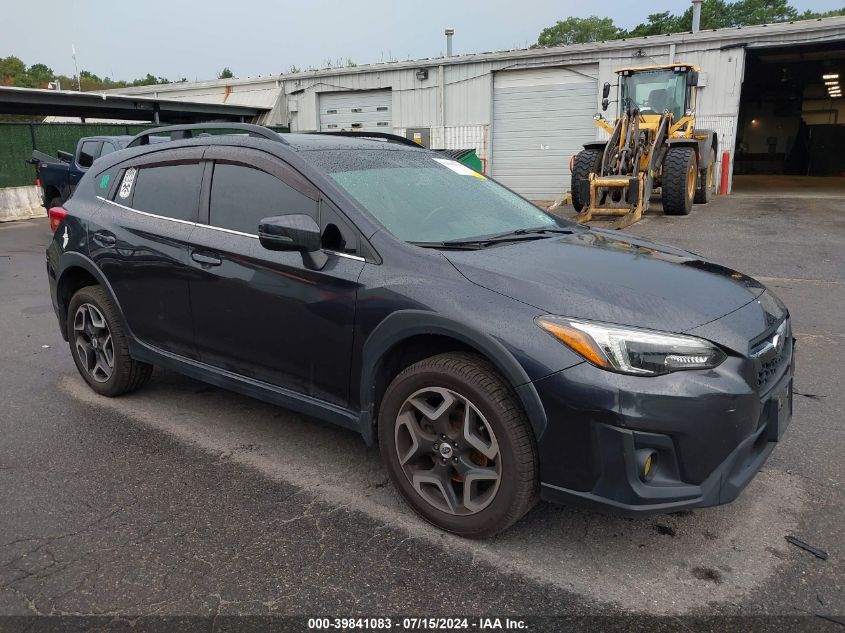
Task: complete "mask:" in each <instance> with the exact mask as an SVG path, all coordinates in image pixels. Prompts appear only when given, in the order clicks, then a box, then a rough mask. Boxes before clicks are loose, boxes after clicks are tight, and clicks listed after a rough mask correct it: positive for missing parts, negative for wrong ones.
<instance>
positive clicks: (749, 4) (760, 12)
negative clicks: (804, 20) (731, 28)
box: [730, 0, 798, 26]
mask: <svg viewBox="0 0 845 633" xmlns="http://www.w3.org/2000/svg"><path fill="white" fill-rule="evenodd" d="M730 12H731V19H732V21H733V23H734V25H736V26H751V25H754V24H769V23H771V22H789V21H790V20H797V19H798V11H796V9H795V7H793V6H791V5H790V4H789V2H788V1H787V0H738V1H737V2H734V3H733V4H731V5H730Z"/></svg>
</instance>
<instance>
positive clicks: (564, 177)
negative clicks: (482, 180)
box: [491, 65, 598, 200]
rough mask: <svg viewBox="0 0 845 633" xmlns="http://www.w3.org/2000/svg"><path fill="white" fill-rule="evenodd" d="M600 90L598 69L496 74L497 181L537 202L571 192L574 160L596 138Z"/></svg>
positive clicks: (494, 87) (547, 69) (495, 161)
mask: <svg viewBox="0 0 845 633" xmlns="http://www.w3.org/2000/svg"><path fill="white" fill-rule="evenodd" d="M597 86H598V66H597V65H590V66H576V67H571V68H545V69H532V70H514V71H508V72H500V73H496V75H495V78H494V83H493V161H492V165H491V167H492V175H493V177H494V178H496V179H497V180H499V181H501V182H502V183H504V184H505V185H507V186H508V187H510V188H511V189H513V190H514V191H516V192H517V193H520V194H522V195H523V196H525V197H526V198H529V199H531V200H552V199H554V198H556V197H557V196H559V195H561V194H563V193H564V192H565V191H567V190H568V189H569V184H570V183H569V179H570V173H569V158H570V157H571V156H572V155H573V154H575V153H577V152H578V151H580V149H581V146H582V145H583V144H584V143H585V142H587V141H592V140H594V139H595V138H596V127H595V123H594V121H593V115H594V114H595V113H596V107H597V101H596V99H597V90H598V88H597Z"/></svg>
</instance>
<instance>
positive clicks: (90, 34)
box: [0, 0, 842, 80]
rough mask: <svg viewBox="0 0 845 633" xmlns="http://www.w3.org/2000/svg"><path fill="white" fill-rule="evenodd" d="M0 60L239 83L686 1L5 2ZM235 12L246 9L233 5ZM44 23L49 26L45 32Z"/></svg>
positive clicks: (485, 41) (488, 41)
mask: <svg viewBox="0 0 845 633" xmlns="http://www.w3.org/2000/svg"><path fill="white" fill-rule="evenodd" d="M792 4H793V6H795V7H796V8H798V9H799V11H803V10H805V9H813V10H815V11H829V10H832V9H837V8H840V7H841V6H842V0H792ZM2 5H4V6H3V7H2V15H3V22H4V28H3V29H2V36H0V57H6V56H8V55H15V56H17V57H20V58H21V59H22V60H23V61H24V62H25V63H27V64H28V65H31V64H34V63H38V62H40V63H43V64H46V65H47V66H49V67H51V68H52V69H53V70H54V71H55V72H56V73H59V74H64V75H68V76H73V75H74V66H73V58H72V55H71V47H72V46H75V47H76V53H77V60H78V63H79V68H80V69H81V70H89V71H91V72H93V73H95V74H97V75H99V76H100V77H104V76H109V77H112V78H116V79H135V78H138V77H143V76H145V75H146V74H147V73H152V74H153V75H156V76H163V77H168V78H170V79H174V80H175V79H180V78H182V77H185V78H187V79H189V80H195V79H212V78H214V77H215V76H216V74H217V72H218V71H219V70H220V69H222V68H223V67H226V66H228V67H229V68H231V69H232V71H233V72H234V73H235V76H237V77H255V76H258V75H270V74H278V73H282V72H286V71H288V69H289V68H290V67H291V66H298V67H299V68H307V67H308V66H315V67H318V68H320V67H324V66H326V65H327V64H326V60H332V62H333V63H334V64H336V63H337V60H339V59H341V60H344V61H345V60H346V59H347V58H348V59H351V60H352V61H354V62H356V63H358V64H365V63H373V62H379V61H388V60H390V59H401V60H404V59H408V58H409V57H410V58H411V59H418V58H423V57H436V56H438V55H441V54H442V53H443V52H445V48H446V43H445V36H444V34H443V31H444V29H445V28H447V27H450V28H454V29H455V36H454V43H453V50H454V52H455V53H456V54H460V53H475V52H484V51H496V50H505V49H512V48H524V47H525V46H527V45H530V44H532V43H534V42H536V41H537V36H538V35H539V33H540V31H541V30H542V29H543V28H545V27H547V26H550V25H552V24H554V23H555V22H557V21H558V20H561V19H565V18H567V17H570V16H577V17H587V16H589V15H591V14H596V15H600V16H612V17H613V18H614V20H615V22H616V24H617V25H618V26H621V27H625V28H630V27H632V26H634V25H636V24H638V23H640V22H643V21H645V18H646V14H647V13H656V12H660V11H672V12H673V13H681V12H682V11H684V10H686V8H687V6H688V3H687V2H686V0H676V1H672V0H651V2H649V3H647V4H646V3H637V2H631V1H630V0H606V1H605V2H604V3H602V4H596V3H589V2H584V1H583V0H556V1H554V0H474V1H472V2H469V1H466V0H424V1H419V0H417V1H416V2H412V1H409V0H404V1H403V0H393V1H391V0H370V1H364V0H299V1H298V2H291V1H288V0H285V1H278V2H272V1H270V0H249V1H248V2H241V3H238V2H233V1H232V0H203V1H202V2H200V1H196V0H195V1H190V2H188V1H184V0H169V1H164V0H145V1H144V2H141V3H138V2H128V1H126V0H109V1H107V0H40V1H39V2H38V3H33V2H29V1H26V0H2ZM239 7H243V8H239ZM44 24H49V25H55V26H50V27H49V28H44Z"/></svg>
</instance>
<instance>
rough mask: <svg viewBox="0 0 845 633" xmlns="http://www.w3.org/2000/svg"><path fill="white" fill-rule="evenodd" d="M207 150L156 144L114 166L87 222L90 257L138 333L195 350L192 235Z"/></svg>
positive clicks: (182, 350)
mask: <svg viewBox="0 0 845 633" xmlns="http://www.w3.org/2000/svg"><path fill="white" fill-rule="evenodd" d="M202 152H203V148H183V149H177V150H168V151H166V152H156V153H155V154H153V155H149V154H148V155H145V156H142V157H140V158H137V159H133V160H131V161H127V162H126V163H124V164H122V165H120V166H119V168H118V169H110V170H109V172H114V174H113V175H112V174H111V173H109V174H108V175H109V176H110V177H112V178H113V179H114V181H115V182H114V184H113V185H112V186H110V187H109V193H108V194H105V195H104V196H103V197H102V199H103V204H102V205H101V206H100V209H99V211H98V212H97V213H96V214H94V215H93V216H92V219H91V222H90V225H89V243H90V248H91V251H90V254H91V258H92V259H93V260H94V261H95V262H96V264H97V266H98V267H99V268H100V270H102V271H103V274H104V275H105V276H106V279H107V280H108V282H109V284H110V285H111V287H112V289H113V290H114V293H115V295H116V297H117V300H118V302H119V303H120V307H121V308H122V310H123V314H124V316H125V318H126V321H127V323H128V325H129V327H130V329H131V330H132V333H133V334H134V335H135V336H136V337H137V338H138V339H139V340H141V341H142V342H144V343H147V344H149V345H152V346H154V347H157V348H160V349H164V350H168V351H171V352H175V353H178V354H181V355H185V356H190V357H195V354H194V347H193V322H192V320H191V305H190V300H189V297H188V277H189V276H190V274H191V272H192V269H191V268H190V267H189V266H188V261H189V260H188V238H189V237H190V234H191V232H192V231H193V230H194V226H195V223H196V220H197V210H198V206H199V195H200V187H201V184H202V170H203V166H204V165H203V163H202V162H201V158H202ZM105 175H106V174H103V176H105ZM100 184H102V182H100V183H98V185H100ZM98 190H99V189H98Z"/></svg>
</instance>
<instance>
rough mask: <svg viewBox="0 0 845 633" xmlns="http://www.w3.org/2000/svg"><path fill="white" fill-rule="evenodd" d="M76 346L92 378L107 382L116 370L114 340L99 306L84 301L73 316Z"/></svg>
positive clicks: (81, 360) (82, 362) (78, 354)
mask: <svg viewBox="0 0 845 633" xmlns="http://www.w3.org/2000/svg"><path fill="white" fill-rule="evenodd" d="M73 333H74V346H75V347H76V353H77V356H78V357H79V361H80V363H81V364H82V366H83V368H84V369H85V371H86V372H87V373H88V375H89V376H91V378H93V379H94V380H96V381H97V382H106V381H107V380H108V379H109V378H110V377H111V375H112V372H114V341H113V340H112V335H111V330H109V324H108V323H107V322H106V319H105V317H104V316H103V313H102V312H100V310H99V308H97V307H96V306H94V305H92V304H90V303H83V304H82V305H80V306H79V307H78V308H77V309H76V314H74V316H73Z"/></svg>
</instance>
